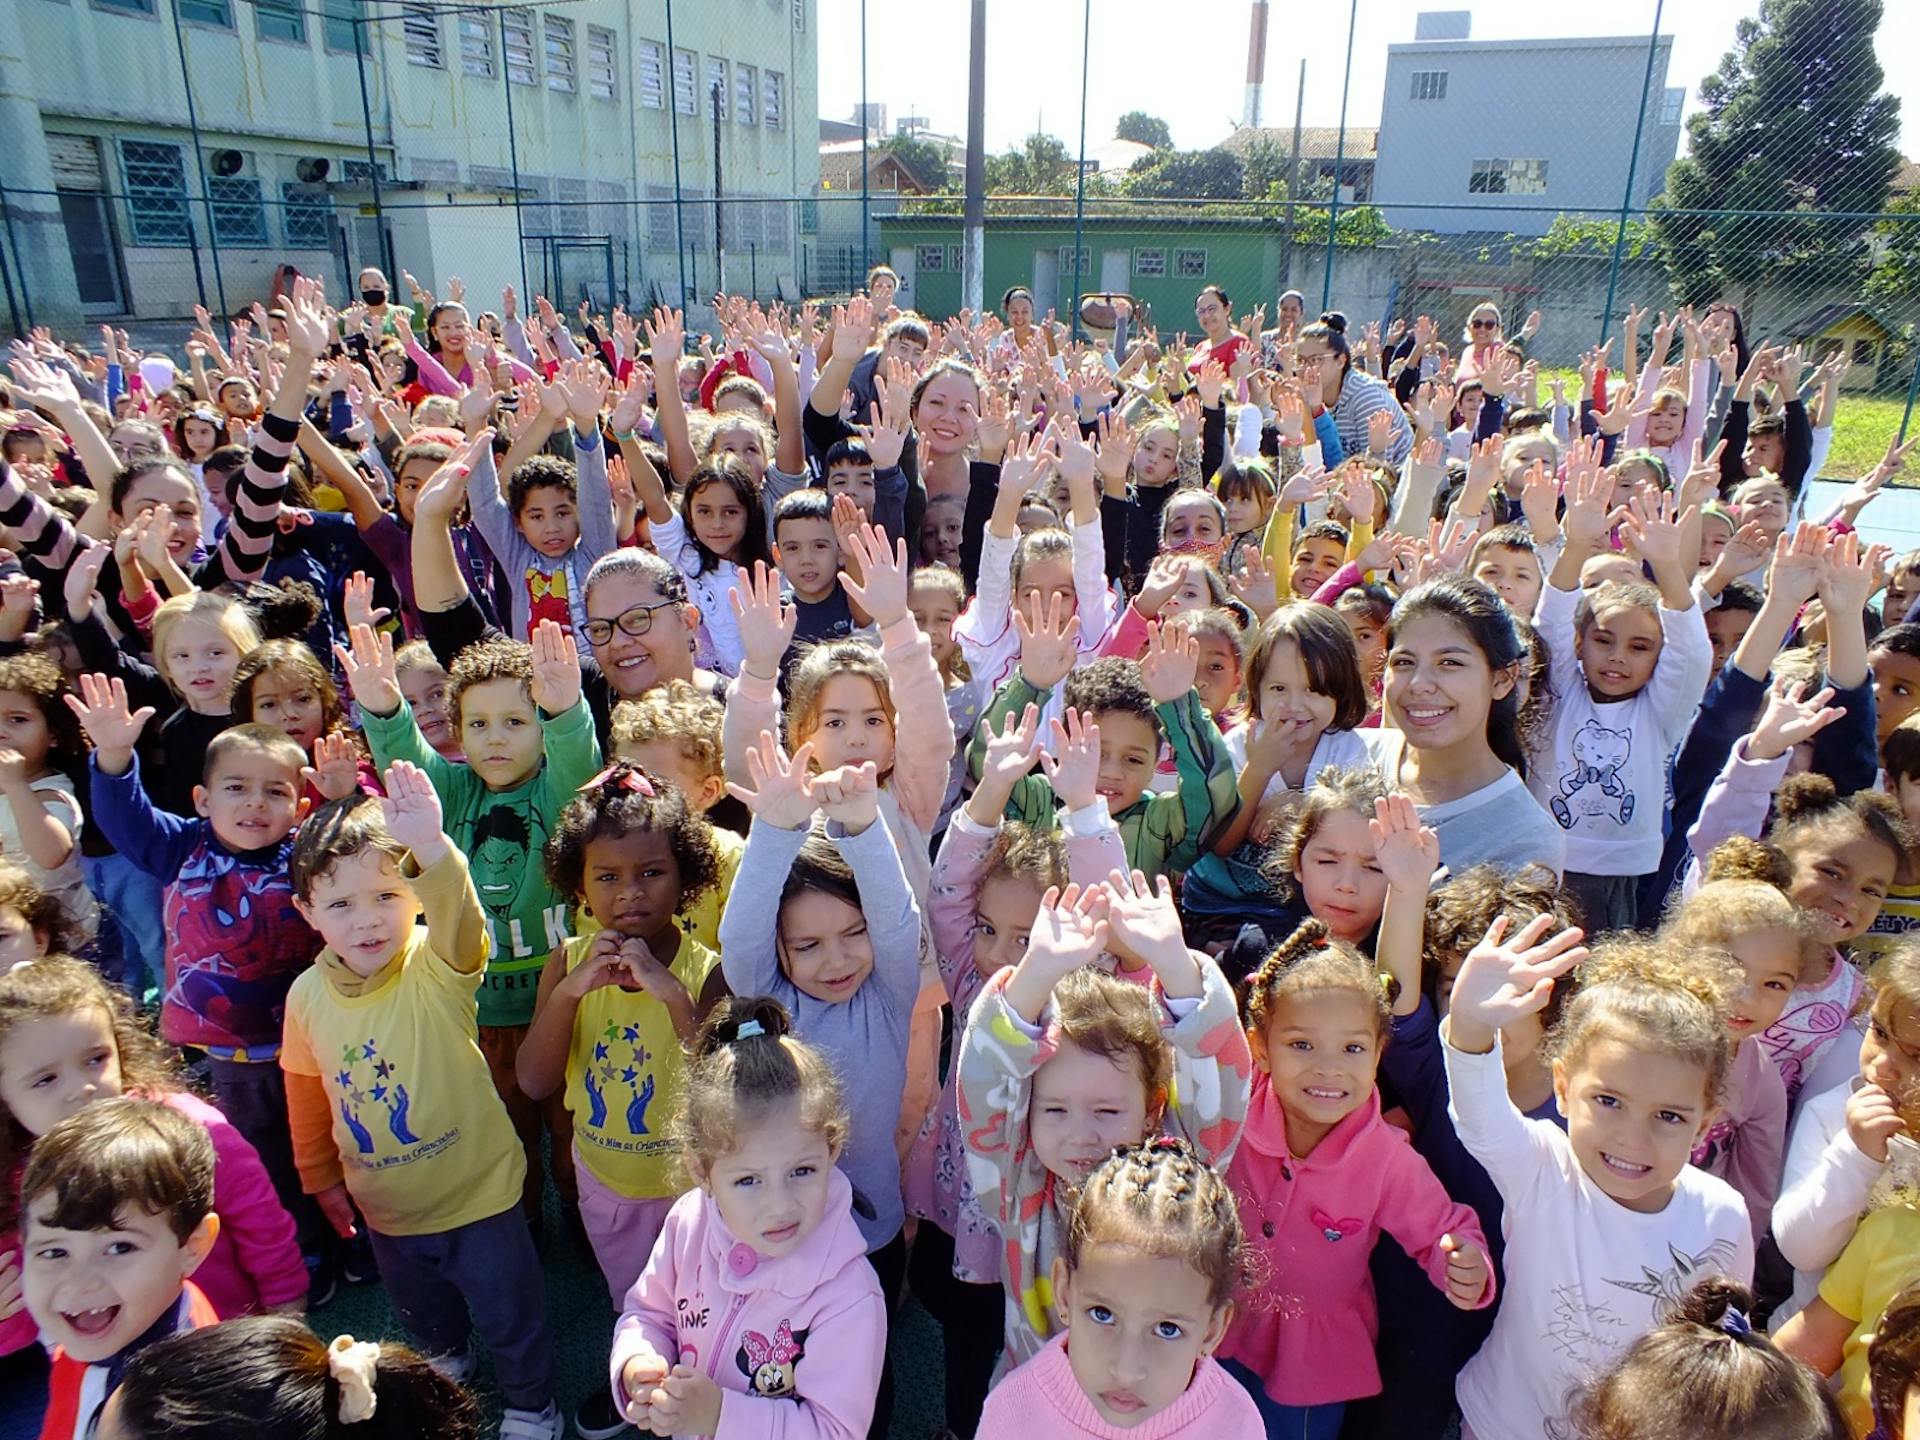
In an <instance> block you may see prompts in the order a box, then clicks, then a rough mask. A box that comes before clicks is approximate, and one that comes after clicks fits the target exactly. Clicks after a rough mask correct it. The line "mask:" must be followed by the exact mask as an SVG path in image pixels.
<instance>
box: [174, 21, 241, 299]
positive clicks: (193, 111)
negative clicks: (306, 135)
mask: <svg viewBox="0 0 1920 1440" xmlns="http://www.w3.org/2000/svg"><path fill="white" fill-rule="evenodd" d="M173 43H174V48H175V49H176V50H177V51H178V52H179V55H180V84H181V86H182V87H183V88H184V89H185V90H186V92H187V128H188V129H189V130H190V131H192V132H193V163H194V168H195V169H197V170H198V171H199V172H200V203H201V204H202V205H204V206H205V207H206V212H207V250H208V253H209V254H211V255H212V256H213V292H214V294H215V295H217V296H219V298H220V313H221V315H222V316H223V317H224V316H226V315H228V313H229V312H228V310H227V286H226V282H225V281H224V280H223V279H222V278H221V275H220V227H219V226H217V225H215V224H214V223H213V196H212V195H211V194H210V193H209V191H208V189H207V152H206V150H205V148H204V147H203V146H202V145H201V143H200V107H199V106H197V105H195V104H194V102H193V76H192V75H191V74H190V73H189V72H188V70H187V37H186V32H185V31H184V30H182V29H181V25H180V0H173ZM188 210H189V212H191V210H192V206H191V205H189V206H188ZM199 260H200V248H199V246H198V244H196V245H195V246H194V264H195V265H196V266H197V265H198V264H199Z"/></svg>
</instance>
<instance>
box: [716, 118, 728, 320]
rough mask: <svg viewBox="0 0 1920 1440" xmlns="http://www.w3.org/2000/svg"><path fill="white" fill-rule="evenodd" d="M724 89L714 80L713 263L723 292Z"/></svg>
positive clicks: (725, 259)
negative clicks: (721, 131)
mask: <svg viewBox="0 0 1920 1440" xmlns="http://www.w3.org/2000/svg"><path fill="white" fill-rule="evenodd" d="M722 98H724V91H723V90H722V88H721V84H720V82H719V81H718V80H716V81H714V82H713V265H714V277H715V278H714V287H713V288H714V289H716V290H718V291H719V292H720V293H721V294H723V295H724V294H725V293H726V291H727V236H726V231H725V230H724V229H723V228H722V223H721V213H722V211H721V205H720V101H721V100H722Z"/></svg>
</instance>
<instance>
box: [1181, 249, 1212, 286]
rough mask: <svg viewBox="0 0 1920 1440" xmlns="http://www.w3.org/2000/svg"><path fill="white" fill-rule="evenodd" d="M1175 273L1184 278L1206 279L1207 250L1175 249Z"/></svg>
mask: <svg viewBox="0 0 1920 1440" xmlns="http://www.w3.org/2000/svg"><path fill="white" fill-rule="evenodd" d="M1173 273H1174V274H1175V275H1177V276H1178V277H1180V278H1181V279H1182V280H1204V279H1205V278H1206V275H1207V252H1206V251H1204V250H1176V251H1174V252H1173Z"/></svg>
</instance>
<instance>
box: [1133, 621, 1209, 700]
mask: <svg viewBox="0 0 1920 1440" xmlns="http://www.w3.org/2000/svg"><path fill="white" fill-rule="evenodd" d="M1199 673H1200V642H1199V641H1198V640H1197V639H1195V638H1194V636H1193V633H1192V632H1191V631H1189V630H1188V629H1187V628H1186V627H1185V626H1183V625H1162V624H1160V623H1159V622H1157V621H1153V620H1149V621H1148V622H1147V653H1146V654H1145V655H1143V656H1141V657H1140V678H1141V679H1142V680H1143V681H1145V682H1146V687H1147V694H1148V695H1149V696H1151V697H1152V699H1153V703H1154V704H1156V705H1170V704H1172V703H1173V702H1174V701H1176V700H1178V699H1180V698H1181V697H1182V696H1184V695H1185V694H1186V693H1187V692H1188V691H1190V690H1192V689H1193V681H1194V677H1195V676H1196V675H1198V674H1199Z"/></svg>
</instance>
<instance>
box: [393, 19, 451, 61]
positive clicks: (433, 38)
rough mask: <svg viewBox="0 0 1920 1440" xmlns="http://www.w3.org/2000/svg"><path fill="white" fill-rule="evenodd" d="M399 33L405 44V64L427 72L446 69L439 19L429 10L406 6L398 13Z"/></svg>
mask: <svg viewBox="0 0 1920 1440" xmlns="http://www.w3.org/2000/svg"><path fill="white" fill-rule="evenodd" d="M400 31H401V34H402V36H403V37H404V38H405V39H406V42H407V63H408V64H409V65H420V66H423V67H425V68H426V69H428V70H444V69H446V68H447V57H446V55H445V53H444V52H442V50H441V49H440V17H439V16H437V15H435V14H434V13H433V12H432V11H431V10H423V9H421V8H419V7H418V6H414V5H409V6H406V7H405V8H404V9H402V10H401V12H400Z"/></svg>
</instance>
